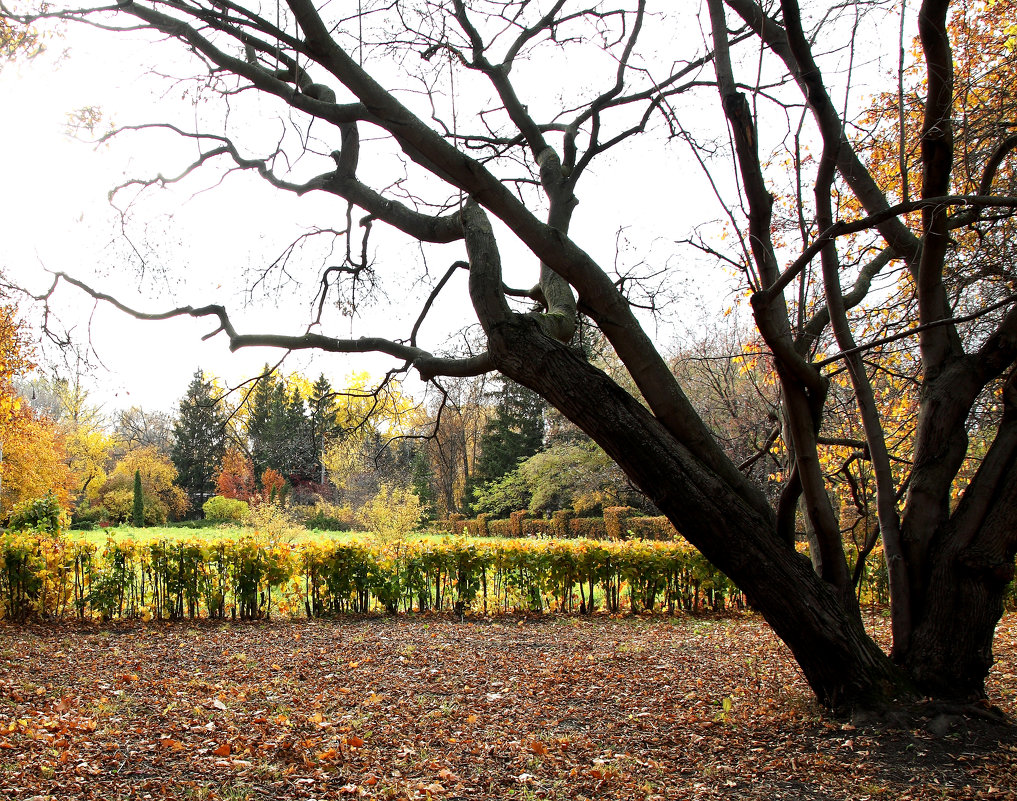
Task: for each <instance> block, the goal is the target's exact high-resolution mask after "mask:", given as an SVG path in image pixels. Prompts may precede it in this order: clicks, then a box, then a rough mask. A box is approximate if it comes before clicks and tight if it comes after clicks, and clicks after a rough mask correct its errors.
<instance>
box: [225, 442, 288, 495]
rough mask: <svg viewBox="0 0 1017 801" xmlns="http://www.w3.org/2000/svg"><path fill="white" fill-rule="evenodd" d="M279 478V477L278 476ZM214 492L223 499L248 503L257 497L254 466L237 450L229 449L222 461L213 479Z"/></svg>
mask: <svg viewBox="0 0 1017 801" xmlns="http://www.w3.org/2000/svg"><path fill="white" fill-rule="evenodd" d="M280 478H281V476H280ZM215 486H216V491H217V492H218V493H219V495H221V496H223V497H224V498H233V499H234V500H238V501H250V500H251V499H253V498H255V497H257V495H258V489H257V487H256V486H255V479H254V465H253V464H252V463H251V460H250V458H249V457H248V456H247V455H246V454H245V453H244V452H243V451H241V450H240V449H239V448H235V447H234V448H230V449H229V450H228V451H226V455H225V456H224V457H223V460H222V469H221V470H220V471H219V475H218V476H216V478H215Z"/></svg>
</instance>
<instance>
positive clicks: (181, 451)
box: [172, 370, 227, 508]
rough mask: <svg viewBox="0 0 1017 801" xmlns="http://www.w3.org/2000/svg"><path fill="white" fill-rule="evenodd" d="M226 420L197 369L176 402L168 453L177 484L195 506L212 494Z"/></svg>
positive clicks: (209, 382) (221, 453)
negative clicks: (182, 394)
mask: <svg viewBox="0 0 1017 801" xmlns="http://www.w3.org/2000/svg"><path fill="white" fill-rule="evenodd" d="M226 421H227V416H226V411H225V409H224V408H223V406H222V402H221V400H220V399H219V398H218V397H217V393H216V392H215V390H214V387H213V386H212V382H211V381H206V380H205V377H204V375H203V373H202V372H201V370H198V371H197V372H195V374H194V377H193V378H192V379H191V383H190V385H189V386H188V387H187V394H186V395H185V396H184V398H183V399H182V400H181V401H180V411H179V413H178V416H177V419H176V422H175V423H174V425H173V453H172V459H173V465H174V466H175V467H176V469H177V483H178V484H179V485H180V486H181V487H183V488H184V489H185V490H186V491H187V494H188V496H189V497H190V499H191V503H192V504H193V505H194V506H195V507H196V508H200V507H201V505H202V504H203V503H204V502H205V501H206V500H208V499H209V498H211V497H212V496H213V495H214V494H215V477H216V473H217V472H218V471H219V468H220V466H221V465H222V459H223V455H224V454H225V452H226Z"/></svg>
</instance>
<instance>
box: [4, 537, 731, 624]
mask: <svg viewBox="0 0 1017 801" xmlns="http://www.w3.org/2000/svg"><path fill="white" fill-rule="evenodd" d="M743 604H744V599H743V598H742V596H741V594H740V593H739V592H738V590H737V588H735V587H734V585H732V584H731V582H730V581H729V580H728V579H727V578H726V577H725V576H724V575H723V574H722V573H720V572H719V571H718V570H716V568H714V567H713V566H712V565H711V564H710V563H709V562H707V561H706V560H705V559H704V558H703V557H702V555H700V554H699V553H698V552H697V551H696V550H695V549H694V548H692V547H691V546H690V545H688V544H687V543H685V542H684V541H673V542H650V541H643V540H630V541H626V542H603V541H595V540H569V541H564V542H560V541H553V540H552V541H536V540H503V541H480V542H477V541H473V540H468V539H464V538H446V539H442V540H421V541H416V542H405V541H396V542H391V543H388V544H384V545H382V544H379V543H376V542H374V541H371V540H348V541H334V540H307V541H300V542H295V543H286V542H272V541H264V540H262V539H260V538H257V537H246V536H245V537H240V538H237V539H205V540H203V539H191V540H185V541H154V542H139V541H134V540H119V541H118V540H114V539H112V538H111V539H109V540H108V541H107V543H106V544H105V545H104V546H97V545H95V544H94V543H91V542H88V541H87V540H78V539H73V538H70V537H64V536H54V535H49V534H38V533H7V534H4V535H2V536H0V616H3V617H7V618H11V619H15V620H27V619H32V618H61V617H71V616H75V617H79V618H88V619H102V620H110V619H116V618H143V619H151V618H154V619H160V620H166V619H181V618H197V617H208V618H213V619H217V618H218V619H223V618H240V619H255V618H268V617H270V616H271V615H272V614H273V612H278V613H281V614H285V615H289V616H308V617H317V616H327V615H342V614H365V613H369V612H374V611H380V610H383V611H386V612H388V613H391V614H395V613H398V612H413V611H416V612H423V611H429V610H435V611H443V612H453V613H455V614H468V613H482V614H496V613H502V612H517V611H531V612H543V611H561V612H579V613H587V614H590V613H593V612H595V611H597V610H603V611H606V612H610V613H619V612H622V611H628V610H631V611H634V612H642V611H666V612H668V613H672V614H673V613H676V612H679V611H691V610H696V609H703V608H706V609H711V610H721V609H724V608H728V607H731V606H742V605H743Z"/></svg>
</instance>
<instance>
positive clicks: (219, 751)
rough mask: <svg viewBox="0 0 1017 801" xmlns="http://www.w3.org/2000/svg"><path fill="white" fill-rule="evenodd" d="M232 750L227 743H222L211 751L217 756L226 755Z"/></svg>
mask: <svg viewBox="0 0 1017 801" xmlns="http://www.w3.org/2000/svg"><path fill="white" fill-rule="evenodd" d="M232 751H233V749H232V748H230V744H229V743H223V744H222V745H220V746H219V747H218V748H216V749H215V750H214V751H213V752H212V753H213V754H215V755H216V756H217V757H228V756H229V755H230V754H231V753H232Z"/></svg>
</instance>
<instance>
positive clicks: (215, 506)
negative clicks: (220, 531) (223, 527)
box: [201, 495, 251, 523]
mask: <svg viewBox="0 0 1017 801" xmlns="http://www.w3.org/2000/svg"><path fill="white" fill-rule="evenodd" d="M201 511H202V512H204V513H205V519H206V520H212V521H214V522H216V523H243V522H244V521H245V520H246V519H247V516H248V515H249V514H250V512H251V507H250V505H249V504H248V503H247V501H241V500H239V499H237V498H225V497H223V496H222V495H216V496H214V497H212V498H209V499H208V500H207V501H205V503H204V504H203V505H202V507H201Z"/></svg>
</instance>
